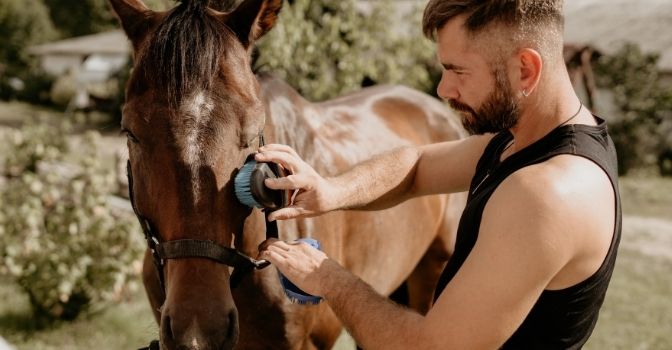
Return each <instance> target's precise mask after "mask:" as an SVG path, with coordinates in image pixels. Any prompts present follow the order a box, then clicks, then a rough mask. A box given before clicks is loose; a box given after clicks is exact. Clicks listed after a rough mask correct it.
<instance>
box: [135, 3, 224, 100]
mask: <svg viewBox="0 0 672 350" xmlns="http://www.w3.org/2000/svg"><path fill="white" fill-rule="evenodd" d="M207 3H208V1H207V0H205V1H204V0H190V1H187V0H184V1H182V3H181V4H180V5H179V6H177V7H176V8H175V9H173V11H171V13H170V14H169V15H168V16H167V17H166V18H165V19H164V21H163V22H162V23H161V24H160V25H159V27H158V28H157V30H156V32H155V34H154V38H153V40H151V42H150V43H149V47H148V50H147V51H146V53H145V55H143V57H142V58H141V59H143V60H144V64H143V66H144V67H146V69H147V71H146V73H147V75H148V78H149V79H153V80H155V81H156V82H157V83H158V84H159V86H160V87H162V88H164V89H166V91H165V92H166V93H167V96H168V99H169V101H170V102H171V103H174V104H175V105H177V104H179V103H180V101H181V99H182V97H183V96H185V95H187V94H190V93H191V92H193V91H196V90H208V89H210V87H212V85H213V81H214V80H215V78H216V76H217V74H218V71H219V69H218V65H219V56H220V55H221V54H222V53H223V52H224V47H225V44H226V39H227V36H226V35H227V34H226V33H227V32H230V30H229V29H228V28H227V27H226V25H225V24H224V23H223V22H222V21H220V20H219V19H217V18H215V17H213V16H210V15H208V13H207V11H206V7H207Z"/></svg>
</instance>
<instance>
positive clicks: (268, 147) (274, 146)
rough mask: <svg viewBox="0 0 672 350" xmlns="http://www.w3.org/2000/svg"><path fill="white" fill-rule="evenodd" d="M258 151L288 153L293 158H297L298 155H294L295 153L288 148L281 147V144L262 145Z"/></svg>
mask: <svg viewBox="0 0 672 350" xmlns="http://www.w3.org/2000/svg"><path fill="white" fill-rule="evenodd" d="M260 150H262V151H264V152H265V151H279V152H285V153H289V154H291V155H293V156H295V157H299V155H298V154H297V153H296V151H295V150H294V149H293V148H292V147H289V146H287V145H281V144H278V143H271V144H268V145H264V146H263V147H261V148H260Z"/></svg>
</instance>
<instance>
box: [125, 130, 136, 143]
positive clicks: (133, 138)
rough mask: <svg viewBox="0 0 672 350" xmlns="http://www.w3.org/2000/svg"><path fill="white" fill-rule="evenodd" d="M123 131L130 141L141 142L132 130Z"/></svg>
mask: <svg viewBox="0 0 672 350" xmlns="http://www.w3.org/2000/svg"><path fill="white" fill-rule="evenodd" d="M121 133H122V134H126V137H127V138H128V140H129V141H131V142H133V143H140V140H138V138H137V137H135V135H133V133H132V132H131V131H130V130H128V129H122V130H121Z"/></svg>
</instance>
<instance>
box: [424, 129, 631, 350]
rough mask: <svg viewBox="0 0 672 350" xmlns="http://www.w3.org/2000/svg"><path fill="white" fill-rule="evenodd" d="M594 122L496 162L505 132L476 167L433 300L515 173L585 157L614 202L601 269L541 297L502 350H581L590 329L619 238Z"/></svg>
mask: <svg viewBox="0 0 672 350" xmlns="http://www.w3.org/2000/svg"><path fill="white" fill-rule="evenodd" d="M596 120H597V121H598V125H597V126H589V125H581V124H574V125H565V126H561V127H559V128H556V129H555V130H553V131H551V132H550V133H549V134H548V135H546V136H544V137H543V138H542V139H540V140H538V141H537V142H535V143H533V144H532V145H530V146H528V147H526V148H524V149H522V150H520V151H518V152H517V153H515V154H513V155H511V156H510V157H508V158H507V159H505V160H504V161H502V162H500V158H501V155H502V152H503V151H504V149H505V148H506V146H507V145H508V144H509V143H510V142H511V141H512V140H513V136H512V135H511V133H510V132H509V131H503V132H501V133H499V134H497V135H495V137H493V139H492V140H491V141H490V143H489V144H488V146H487V147H486V148H485V151H484V152H483V155H482V156H481V159H480V160H479V162H478V165H477V167H476V173H475V175H474V178H473V179H472V181H471V186H470V189H469V197H468V199H467V204H466V207H465V209H464V212H463V213H462V217H461V218H460V224H459V227H458V231H457V239H456V242H455V252H454V254H453V256H452V257H451V259H450V261H449V262H448V265H447V266H446V268H445V269H444V271H443V273H442V274H441V277H440V279H439V283H438V285H437V288H436V293H435V298H438V295H439V294H440V293H441V292H442V291H443V289H444V288H445V287H446V285H448V283H450V280H451V279H452V278H453V276H455V274H456V273H457V271H458V270H459V269H460V267H461V266H462V264H463V263H464V261H465V260H466V259H467V256H468V255H469V253H470V252H471V250H472V248H473V247H474V244H475V243H476V239H477V238H478V231H479V228H480V225H481V217H482V215H483V209H484V208H485V205H486V203H487V202H488V199H489V198H490V196H491V195H492V193H493V192H494V191H495V190H496V189H497V186H499V184H500V183H502V182H503V181H504V179H506V177H507V176H509V175H511V174H512V173H514V172H515V171H517V170H519V169H521V168H524V167H526V166H529V165H533V164H538V163H541V162H544V161H546V160H548V159H550V158H552V157H554V156H557V155H560V154H571V155H577V156H581V157H585V158H587V159H589V160H591V161H593V162H594V163H595V164H597V165H598V166H599V167H600V168H602V169H603V170H604V172H605V173H606V174H607V175H608V176H609V179H610V180H611V184H612V187H613V188H614V193H615V198H616V208H615V209H616V210H615V213H616V220H615V227H614V234H613V238H612V243H611V246H610V248H609V251H608V253H607V256H606V258H605V260H604V262H603V263H602V266H601V267H600V268H599V269H598V270H597V271H596V272H595V273H594V274H593V275H592V276H590V277H589V278H587V279H586V280H584V281H582V282H580V283H578V284H576V285H574V286H572V287H569V288H566V289H562V290H545V291H543V292H542V294H541V296H540V297H539V299H538V300H537V302H536V303H535V305H534V306H533V307H532V310H531V311H530V313H529V314H528V315H527V317H526V318H525V320H524V321H523V323H522V324H521V325H520V327H519V328H518V330H516V332H515V333H514V334H513V335H512V336H511V338H509V339H508V340H507V341H506V343H505V344H504V346H503V347H502V349H580V348H581V347H582V346H583V344H584V343H585V342H586V341H587V340H588V337H589V336H590V334H591V333H592V331H593V328H594V327H595V323H596V322H597V317H598V313H599V309H600V307H601V306H602V302H603V301H604V296H605V293H606V291H607V286H608V284H609V280H610V279H611V273H612V271H613V270H614V264H615V261H616V250H617V248H618V243H619V240H620V237H621V201H620V198H619V195H618V168H617V164H616V151H615V149H614V144H613V142H612V141H611V138H610V137H609V135H608V134H607V127H606V124H605V122H604V120H601V119H599V118H597V117H596Z"/></svg>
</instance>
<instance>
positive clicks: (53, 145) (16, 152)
mask: <svg viewBox="0 0 672 350" xmlns="http://www.w3.org/2000/svg"><path fill="white" fill-rule="evenodd" d="M70 130H71V127H70V125H68V124H65V123H64V124H61V125H59V126H58V127H53V126H51V125H49V124H46V123H37V122H35V121H32V122H30V123H29V124H28V125H27V126H26V127H25V128H24V129H23V130H9V131H8V132H7V133H8V134H9V135H7V138H6V139H5V143H7V145H5V146H6V147H7V148H8V151H7V152H6V153H7V154H6V158H5V159H4V162H5V167H4V168H5V172H6V174H4V175H6V176H8V177H10V178H15V177H19V176H21V174H23V173H25V172H31V173H36V172H37V165H38V163H39V162H54V161H63V159H64V155H65V154H66V153H67V152H68V143H67V140H66V138H65V134H67V133H68V132H69V131H70Z"/></svg>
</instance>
